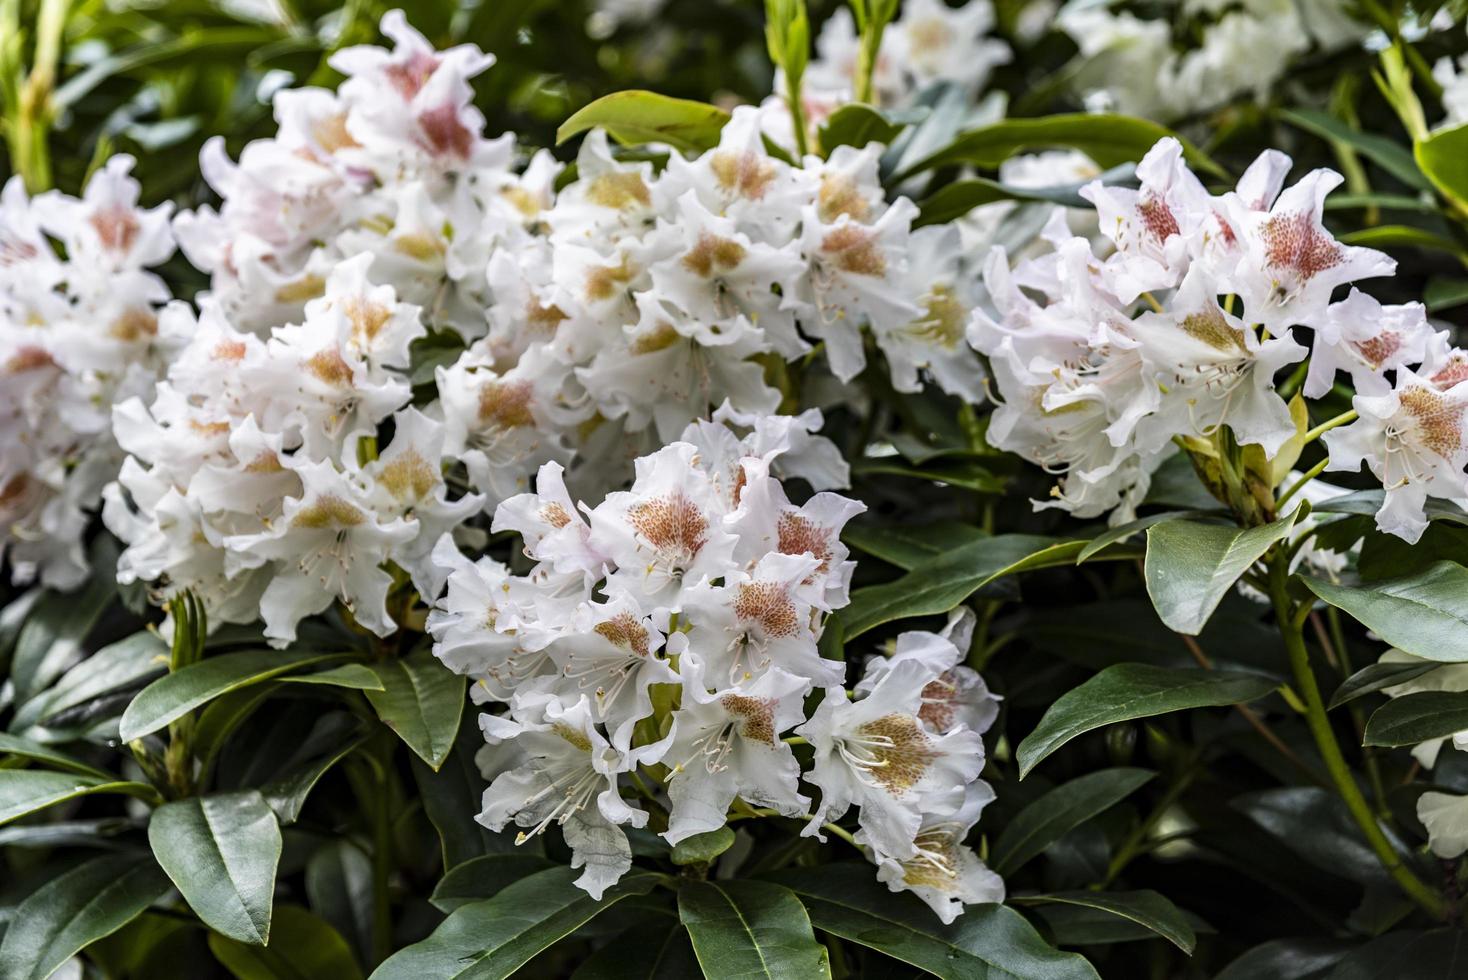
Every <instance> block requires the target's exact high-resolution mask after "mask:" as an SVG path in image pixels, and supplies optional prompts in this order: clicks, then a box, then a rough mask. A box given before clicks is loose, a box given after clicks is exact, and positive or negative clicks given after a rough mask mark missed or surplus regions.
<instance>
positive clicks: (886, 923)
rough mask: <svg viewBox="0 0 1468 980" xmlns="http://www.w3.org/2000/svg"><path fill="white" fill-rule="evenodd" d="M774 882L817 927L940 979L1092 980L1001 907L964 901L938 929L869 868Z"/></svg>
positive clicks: (796, 873) (832, 867) (1085, 966)
mask: <svg viewBox="0 0 1468 980" xmlns="http://www.w3.org/2000/svg"><path fill="white" fill-rule="evenodd" d="M774 879H775V880H777V881H779V882H780V883H781V884H783V885H784V886H785V887H787V888H789V889H790V890H791V891H793V892H795V893H796V894H797V895H799V896H800V898H801V901H803V902H804V903H805V907H806V910H807V911H808V912H809V913H810V919H811V924H812V925H814V926H815V927H816V928H817V929H819V930H820V931H821V932H828V933H830V934H832V935H834V936H839V937H841V938H842V939H846V940H849V941H851V942H854V943H858V944H860V945H862V946H867V947H870V948H872V949H875V950H877V951H878V952H880V953H885V954H886V955H887V956H890V957H892V958H894V959H897V960H901V961H902V962H904V963H910V964H912V965H913V966H916V967H918V968H919V969H922V970H926V971H927V972H929V973H931V974H933V975H934V976H937V977H939V978H941V980H1099V977H1098V975H1097V973H1096V971H1095V969H1093V968H1092V967H1091V964H1090V963H1087V962H1086V960H1085V958H1084V957H1082V956H1079V955H1077V954H1075V953H1062V952H1061V951H1060V950H1058V949H1055V948H1054V947H1052V946H1050V945H1049V944H1048V943H1046V942H1045V940H1043V939H1041V938H1040V935H1039V933H1037V932H1035V929H1034V927H1033V926H1031V925H1030V924H1029V923H1028V922H1026V921H1025V918H1024V916H1022V915H1020V914H1019V913H1018V912H1016V911H1014V910H1013V909H1010V908H1007V907H1005V906H1003V905H970V906H969V907H968V908H967V909H965V910H964V913H963V915H961V916H959V917H958V919H957V921H955V922H954V923H953V924H952V925H951V926H945V925H943V924H942V923H941V922H940V921H939V920H938V917H937V916H935V915H934V914H933V911H932V909H930V908H928V907H927V906H926V905H924V904H923V903H922V902H920V901H919V900H918V899H916V898H914V897H913V896H912V895H906V894H895V895H894V894H892V893H891V892H890V891H888V890H887V887H886V886H885V885H882V884H880V883H879V882H878V881H877V879H876V875H875V874H874V873H873V871H872V868H871V867H870V866H869V865H865V864H854V863H851V864H847V863H843V864H827V865H823V866H821V867H818V868H798V869H791V870H790V871H787V872H782V873H780V874H777V875H775V876H774Z"/></svg>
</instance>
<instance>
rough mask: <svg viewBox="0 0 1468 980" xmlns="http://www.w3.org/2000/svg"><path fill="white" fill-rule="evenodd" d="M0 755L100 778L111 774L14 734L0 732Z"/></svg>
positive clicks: (110, 776) (109, 776)
mask: <svg viewBox="0 0 1468 980" xmlns="http://www.w3.org/2000/svg"><path fill="white" fill-rule="evenodd" d="M0 755H10V756H15V757H16V758H20V759H29V760H31V761H32V762H39V763H42V764H44V765H47V766H50V767H51V768H52V769H65V770H66V771H68V772H76V773H82V774H83V775H87V776H97V777H99V778H101V779H111V778H112V775H111V774H110V773H108V772H105V771H103V770H101V769H98V768H97V767H96V766H94V765H92V764H91V763H88V762H83V761H82V760H80V759H78V758H76V757H75V756H70V755H67V754H66V753H65V752H58V751H57V750H56V749H53V748H51V747H50V746H48V745H40V744H37V743H36V742H32V741H31V740H29V739H25V738H19V737H17V736H15V735H6V734H5V733H3V732H0Z"/></svg>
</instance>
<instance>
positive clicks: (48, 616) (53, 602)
mask: <svg viewBox="0 0 1468 980" xmlns="http://www.w3.org/2000/svg"><path fill="white" fill-rule="evenodd" d="M101 540H107V541H109V544H108V545H106V546H105V547H104V546H103V545H102V544H100V543H99V544H98V545H97V546H96V547H94V548H93V549H92V550H93V554H92V561H93V570H92V577H91V578H90V579H88V580H87V584H86V585H85V586H84V587H83V588H82V589H80V590H78V591H76V592H48V593H46V595H45V596H43V597H42V598H41V600H40V601H39V602H38V603H37V604H36V607H35V608H34V609H32V610H31V612H30V615H28V616H27V617H26V620H25V624H24V625H22V626H21V628H20V633H19V634H18V635H17V636H16V638H15V651H14V653H13V655H12V656H11V660H10V682H11V683H12V684H14V685H15V700H16V701H17V702H18V703H24V702H26V701H28V700H30V699H31V698H32V697H34V696H35V695H36V694H37V693H39V692H40V691H41V690H42V689H43V688H46V687H48V686H50V684H51V682H52V681H54V680H56V678H57V677H59V676H60V675H61V672H62V671H64V670H66V668H67V667H69V666H71V664H72V663H74V662H75V661H76V660H78V659H79V658H80V657H81V655H82V641H84V640H85V639H86V638H87V634H88V633H90V632H91V631H92V627H93V626H95V625H97V620H99V619H101V618H102V614H103V613H104V612H106V611H107V607H108V606H109V605H111V603H112V599H113V597H114V596H115V595H116V594H117V584H116V582H115V581H114V577H113V568H114V567H115V566H116V561H117V551H116V546H115V545H112V544H110V539H108V538H107V536H106V535H103V536H102V539H101Z"/></svg>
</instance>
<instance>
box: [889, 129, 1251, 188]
mask: <svg viewBox="0 0 1468 980" xmlns="http://www.w3.org/2000/svg"><path fill="white" fill-rule="evenodd" d="M1166 136H1176V134H1175V133H1173V132H1172V131H1171V130H1169V129H1167V128H1166V127H1165V126H1159V125H1158V124H1157V123H1154V122H1151V121H1149V120H1146V119H1138V118H1135V117H1133V116H1120V115H1114V114H1109V113H1088V112H1076V113H1068V114H1062V115H1055V116H1040V117H1038V118H1032V119H1005V120H1003V121H1001V122H997V123H992V124H990V125H988V126H982V127H980V128H978V129H971V130H969V131H968V132H965V133H960V134H959V135H958V138H957V139H955V140H954V141H953V142H952V143H950V144H948V146H946V147H944V148H943V149H941V150H939V151H937V152H936V153H933V154H931V155H929V156H927V157H924V158H923V159H921V160H919V161H918V162H917V163H914V164H913V165H911V166H910V167H907V168H905V169H904V170H903V172H902V174H900V175H898V177H897V178H895V179H896V180H898V181H900V180H903V179H905V178H907V177H909V176H911V175H913V174H917V173H922V172H923V171H925V170H933V169H936V168H939V167H951V166H958V165H960V164H968V165H970V166H975V167H984V168H988V169H993V168H997V167H998V166H999V165H1000V164H1001V163H1003V162H1004V161H1005V160H1007V159H1009V158H1010V157H1011V156H1013V155H1014V154H1016V153H1019V152H1022V151H1024V150H1026V149H1046V148H1052V147H1069V148H1071V149H1076V150H1080V151H1081V152H1082V153H1084V154H1086V156H1088V157H1090V158H1091V159H1092V160H1095V161H1096V162H1097V163H1098V164H1100V165H1101V166H1102V167H1107V168H1110V167H1117V166H1120V165H1122V164H1124V163H1135V162H1137V161H1138V160H1141V159H1142V157H1144V156H1146V154H1147V151H1148V150H1150V149H1152V147H1153V146H1154V145H1156V143H1157V141H1158V140H1160V139H1162V138H1163V137H1166ZM1183 147H1184V151H1185V153H1186V154H1187V157H1188V161H1189V162H1190V163H1191V164H1192V165H1193V166H1195V167H1198V168H1200V169H1202V170H1207V171H1208V172H1210V173H1212V174H1213V175H1214V176H1219V177H1223V176H1226V173H1225V172H1224V171H1223V170H1222V168H1220V167H1219V166H1218V164H1216V163H1214V162H1213V161H1212V160H1210V159H1209V158H1208V157H1207V156H1206V155H1204V154H1203V152H1202V151H1200V150H1198V149H1197V148H1196V147H1194V146H1193V145H1192V144H1190V143H1188V142H1187V141H1186V140H1184V141H1183Z"/></svg>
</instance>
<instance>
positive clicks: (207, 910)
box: [148, 790, 281, 946]
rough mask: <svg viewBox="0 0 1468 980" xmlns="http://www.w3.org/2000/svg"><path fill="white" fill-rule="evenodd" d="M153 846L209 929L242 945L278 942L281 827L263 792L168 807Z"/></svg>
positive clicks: (159, 814)
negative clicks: (273, 915)
mask: <svg viewBox="0 0 1468 980" xmlns="http://www.w3.org/2000/svg"><path fill="white" fill-rule="evenodd" d="M148 843H149V844H151V845H153V854H154V855H155V856H156V857H157V858H158V863H159V864H161V865H163V870H164V871H166V872H168V877H170V878H172V879H173V883H174V884H175V885H177V886H178V890H179V891H180V892H182V893H183V897H184V899H185V901H187V902H188V903H189V907H190V908H192V909H193V910H194V912H195V913H197V914H198V916H199V918H201V919H203V920H204V924H205V925H207V926H209V928H211V929H213V930H215V931H216V932H220V933H223V934H224V935H226V936H228V937H229V938H231V939H237V940H239V941H240V942H245V943H251V944H254V945H257V946H263V945H265V944H266V943H267V942H269V940H270V908H271V902H272V899H273V897H274V894H275V869H276V866H277V865H278V864H279V863H280V848H281V839H280V826H279V825H278V824H277V823H276V821H275V813H274V812H273V811H272V810H271V809H270V805H269V804H268V803H266V802H265V797H263V796H262V795H260V793H259V791H257V790H249V791H246V792H241V793H220V794H216V795H213V796H195V797H190V798H188V799H184V800H176V801H174V802H172V803H165V804H163V806H160V807H159V808H158V809H156V810H154V811H153V819H152V820H150V821H149V822H148Z"/></svg>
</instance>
